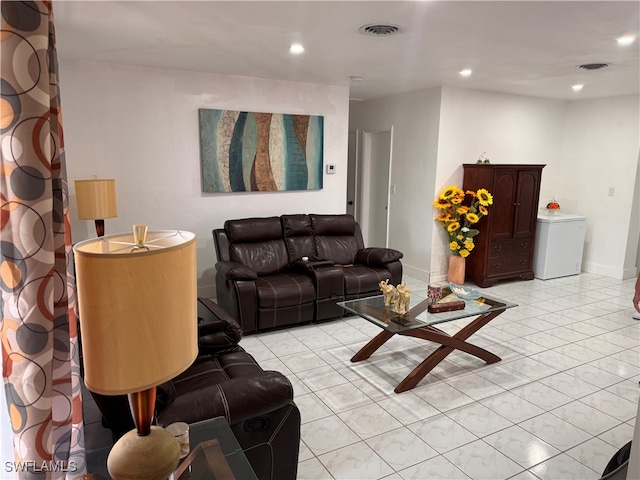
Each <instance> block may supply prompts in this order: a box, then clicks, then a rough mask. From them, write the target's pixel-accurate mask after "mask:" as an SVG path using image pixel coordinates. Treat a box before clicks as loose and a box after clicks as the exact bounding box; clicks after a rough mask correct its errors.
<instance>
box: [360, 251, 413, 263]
mask: <svg viewBox="0 0 640 480" xmlns="http://www.w3.org/2000/svg"><path fill="white" fill-rule="evenodd" d="M403 256H404V255H403V254H402V252H399V251H398V250H394V249H393V248H376V247H371V248H363V249H362V250H358V252H357V253H356V263H361V264H364V265H381V266H384V265H386V264H388V263H392V262H396V261H398V260H400V259H401V258H402V257H403Z"/></svg>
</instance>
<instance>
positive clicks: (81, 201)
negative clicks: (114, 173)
mask: <svg viewBox="0 0 640 480" xmlns="http://www.w3.org/2000/svg"><path fill="white" fill-rule="evenodd" d="M74 185H75V188H76V207H77V208H78V218H79V219H80V220H95V225H96V234H97V235H98V237H102V236H103V235H104V219H105V218H113V217H117V216H118V206H117V204H116V181H115V180H113V179H111V178H98V177H96V176H95V175H94V176H93V178H91V179H89V180H76V181H75V182H74Z"/></svg>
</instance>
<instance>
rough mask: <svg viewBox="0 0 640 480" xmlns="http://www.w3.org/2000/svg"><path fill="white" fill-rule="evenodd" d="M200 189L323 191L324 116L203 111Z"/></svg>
mask: <svg viewBox="0 0 640 480" xmlns="http://www.w3.org/2000/svg"><path fill="white" fill-rule="evenodd" d="M199 117H200V158H201V162H202V191H203V192H206V193H219V192H276V191H285V190H319V189H321V188H322V179H323V130H324V117H322V116H317V115H289V114H280V113H256V112H236V111H232V110H212V109H200V110H199Z"/></svg>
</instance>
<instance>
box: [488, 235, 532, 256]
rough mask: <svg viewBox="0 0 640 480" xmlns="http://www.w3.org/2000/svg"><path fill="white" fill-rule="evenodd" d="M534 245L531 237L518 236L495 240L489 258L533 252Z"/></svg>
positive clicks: (490, 247)
mask: <svg viewBox="0 0 640 480" xmlns="http://www.w3.org/2000/svg"><path fill="white" fill-rule="evenodd" d="M532 246H533V241H532V239H531V238H517V239H509V240H497V241H495V240H494V241H493V242H491V245H490V246H489V258H495V257H504V256H505V255H518V254H522V253H531V251H532Z"/></svg>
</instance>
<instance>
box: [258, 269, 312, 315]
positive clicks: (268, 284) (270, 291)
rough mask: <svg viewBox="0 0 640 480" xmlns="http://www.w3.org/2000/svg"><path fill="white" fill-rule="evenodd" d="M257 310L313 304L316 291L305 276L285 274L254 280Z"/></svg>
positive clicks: (292, 273) (293, 273)
mask: <svg viewBox="0 0 640 480" xmlns="http://www.w3.org/2000/svg"><path fill="white" fill-rule="evenodd" d="M256 292H257V295H258V307H259V308H282V307H289V306H292V305H301V304H303V303H308V302H313V301H314V300H315V299H316V290H315V287H314V285H313V281H312V280H311V278H310V277H308V276H307V275H303V274H300V273H295V272H286V273H281V274H279V275H266V276H263V277H260V278H258V279H257V280H256Z"/></svg>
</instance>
